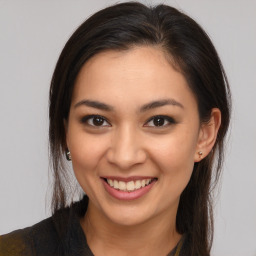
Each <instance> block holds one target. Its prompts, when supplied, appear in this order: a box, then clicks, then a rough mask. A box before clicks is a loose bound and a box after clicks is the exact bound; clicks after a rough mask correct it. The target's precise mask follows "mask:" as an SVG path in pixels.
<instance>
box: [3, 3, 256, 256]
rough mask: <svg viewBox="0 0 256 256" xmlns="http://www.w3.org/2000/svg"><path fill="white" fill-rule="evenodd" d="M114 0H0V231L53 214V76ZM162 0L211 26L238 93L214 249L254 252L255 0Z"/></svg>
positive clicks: (231, 255)
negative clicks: (68, 47)
mask: <svg viewBox="0 0 256 256" xmlns="http://www.w3.org/2000/svg"><path fill="white" fill-rule="evenodd" d="M115 2H116V1H111V0H109V1H108V0H100V1H95V0H75V1H74V0H69V1H67V0H55V1H53V0H41V1H39V0H31V1H28V0H17V1H15V0H0V122H1V125H0V160H1V162H0V234H3V233H7V232H10V231H12V230H14V229H18V228H23V227H26V226H30V225H32V224H34V223H36V222H38V221H40V220H42V219H44V218H46V217H47V216H49V214H50V213H49V210H48V207H47V204H48V203H49V186H48V176H49V175H48V173H49V172H48V169H49V167H48V141H47V139H48V138H47V137H48V120H47V119H48V116H47V115H48V113H47V111H48V90H49V84H50V79H51V75H52V72H53V69H54V67H55V64H56V61H57V58H58V56H59V54H60V51H61V50H62V48H63V46H64V44H65V42H66V41H67V39H68V38H69V37H70V35H71V34H72V32H73V31H74V30H75V28H76V27H77V26H78V25H79V24H80V23H81V22H82V21H84V20H85V19H86V18H87V17H88V16H89V15H91V14H92V13H94V12H95V11H97V10H99V9H101V8H103V7H106V6H108V5H110V4H113V3H115ZM120 2H121V1H120ZM141 2H144V3H145V1H141ZM162 2H164V3H166V4H170V5H173V6H174V7H177V8H179V9H181V10H183V11H184V12H186V13H187V14H189V15H190V16H191V17H193V18H194V19H195V20H196V21H197V22H199V24H201V25H202V26H203V28H204V29H205V30H206V31H207V33H208V34H209V35H210V37H211V39H212V40H213V43H214V44H215V46H216V48H217V51H218V52H219V55H220V57H221V59H222V62H223V64H224V67H225V69H226V72H227V75H228V78H229V81H230V84H231V89H232V93H233V104H234V106H233V115H232V129H231V135H230V137H229V144H228V147H227V158H226V161H225V165H224V170H223V175H222V186H221V189H220V192H219V196H218V200H217V201H216V204H215V205H216V206H215V236H214V244H213V249H212V255H213V256H245V255H246V256H255V255H256V113H255V112H256V100H255V98H256V50H255V48H256V1H249V0H247V1H246V0H243V1H242V0H240V1H235V0H230V1H228V0H214V1H213V0H201V1H200V0H193V1H192V0H177V1H171V0H170V1H162ZM146 3H151V4H156V3H159V1H146ZM47 191H48V192H47Z"/></svg>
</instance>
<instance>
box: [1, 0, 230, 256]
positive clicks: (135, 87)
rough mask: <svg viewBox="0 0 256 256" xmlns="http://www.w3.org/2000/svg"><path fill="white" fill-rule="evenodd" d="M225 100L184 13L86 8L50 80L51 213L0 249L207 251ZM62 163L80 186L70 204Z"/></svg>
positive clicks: (210, 56) (221, 75)
mask: <svg viewBox="0 0 256 256" xmlns="http://www.w3.org/2000/svg"><path fill="white" fill-rule="evenodd" d="M229 98H230V93H229V86H228V82H227V79H226V76H225V72H224V70H223V67H222V64H221V62H220V60H219V57H218V55H217V53H216V51H215V48H214V46H213V45H212V43H211V41H210V39H209V38H208V36H207V35H206V33H205V32H204V31H203V30H202V28H200V26H199V25H198V24H197V23H196V22H195V21H193V20H192V19H191V18H189V17H188V16H186V15H184V14H182V13H181V12H179V11H177V10H176V9H174V8H172V7H169V6H165V5H159V6H156V7H146V6H144V5H142V4H140V3H135V2H130V3H129V2H128V3H123V4H117V5H114V6H112V7H109V8H106V9H104V10H101V11H99V12H98V13H96V14H94V15H93V16H92V17H90V18H89V19H88V20H87V21H85V22H84V23H83V24H82V25H81V26H80V27H79V28H78V29H77V30H76V31H75V33H74V34H73V35H72V36H71V38H70V39H69V41H68V42H67V44H66V45H65V47H64V49H63V51H62V53H61V56H60V58H59V60H58V63H57V65H56V69H55V71H54V74H53V78H52V83H51V89H50V110H49V117H50V128H49V140H50V150H51V151H50V152H51V160H52V167H53V171H54V193H53V197H52V209H53V216H52V217H51V218H49V219H47V220H44V221H43V222H40V223H38V224H36V225H35V226H33V227H29V228H26V229H24V230H19V231H14V232H12V233H10V234H7V235H4V236H2V237H1V239H0V252H1V253H0V255H180V256H182V255H204V256H206V255H210V248H211V242H212V235H213V226H212V224H213V221H212V207H211V206H212V205H211V192H212V188H213V186H214V185H215V184H216V182H217V180H218V177H219V175H220V170H221V165H222V160H223V146H224V137H225V134H226V132H227V129H228V124H229V117H230V110H229V102H230V99H229ZM64 157H66V159H64ZM65 161H71V162H72V166H73V170H74V174H75V177H76V179H77V181H78V183H79V184H80V186H81V188H82V189H83V191H84V193H85V194H86V195H84V196H83V198H82V199H81V200H80V201H79V202H76V203H73V204H71V205H70V206H67V202H68V198H69V197H70V195H69V194H68V188H69V186H72V183H69V174H68V172H67V169H68V168H67V165H66V162H65ZM214 161H216V163H215V164H214ZM213 164H214V165H213Z"/></svg>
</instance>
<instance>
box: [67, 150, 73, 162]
mask: <svg viewBox="0 0 256 256" xmlns="http://www.w3.org/2000/svg"><path fill="white" fill-rule="evenodd" d="M66 158H67V160H68V161H71V160H72V159H71V154H70V151H69V150H68V149H67V150H66Z"/></svg>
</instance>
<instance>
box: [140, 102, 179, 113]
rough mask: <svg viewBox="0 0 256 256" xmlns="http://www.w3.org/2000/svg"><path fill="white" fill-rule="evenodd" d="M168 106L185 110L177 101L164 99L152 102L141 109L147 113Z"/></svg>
mask: <svg viewBox="0 0 256 256" xmlns="http://www.w3.org/2000/svg"><path fill="white" fill-rule="evenodd" d="M166 105H172V106H178V107H180V108H183V109H184V106H183V105H182V104H181V103H180V102H178V101H176V100H175V99H163V100H156V101H152V102H150V103H147V104H145V105H143V106H142V107H141V108H140V112H145V111H148V110H150V109H154V108H159V107H163V106H166Z"/></svg>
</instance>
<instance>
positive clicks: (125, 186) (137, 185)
mask: <svg viewBox="0 0 256 256" xmlns="http://www.w3.org/2000/svg"><path fill="white" fill-rule="evenodd" d="M156 180H157V178H151V179H140V180H135V181H133V180H131V181H128V182H125V181H120V180H119V181H118V180H116V179H110V178H104V181H105V182H106V183H107V184H108V185H109V186H110V187H112V188H114V189H116V190H119V191H123V192H133V191H136V190H139V189H141V188H144V187H146V186H148V185H149V184H151V183H152V182H153V181H156Z"/></svg>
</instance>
